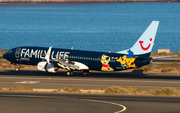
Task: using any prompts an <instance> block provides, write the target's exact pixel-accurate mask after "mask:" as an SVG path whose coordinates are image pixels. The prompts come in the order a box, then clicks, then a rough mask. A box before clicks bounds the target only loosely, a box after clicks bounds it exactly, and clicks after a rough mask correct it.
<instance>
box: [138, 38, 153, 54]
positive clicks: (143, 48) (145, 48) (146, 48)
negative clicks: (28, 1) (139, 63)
mask: <svg viewBox="0 0 180 113" xmlns="http://www.w3.org/2000/svg"><path fill="white" fill-rule="evenodd" d="M150 41H152V38H150ZM139 43H140V45H141V48H142V50H144V51H146V50H148V49H149V48H150V46H151V44H149V45H148V46H147V47H143V45H142V43H143V41H139Z"/></svg>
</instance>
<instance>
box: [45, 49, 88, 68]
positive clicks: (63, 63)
mask: <svg viewBox="0 0 180 113" xmlns="http://www.w3.org/2000/svg"><path fill="white" fill-rule="evenodd" d="M51 49H52V46H51V47H49V49H48V51H47V54H46V56H45V58H44V59H43V60H46V61H47V63H48V64H49V63H52V64H53V65H54V66H58V67H59V68H63V69H67V70H89V67H88V66H86V65H85V64H83V63H81V62H76V61H69V60H68V59H58V60H52V59H50V53H51Z"/></svg>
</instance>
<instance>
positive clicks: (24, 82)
mask: <svg viewBox="0 0 180 113" xmlns="http://www.w3.org/2000/svg"><path fill="white" fill-rule="evenodd" d="M14 83H17V84H36V83H40V81H21V82H14Z"/></svg>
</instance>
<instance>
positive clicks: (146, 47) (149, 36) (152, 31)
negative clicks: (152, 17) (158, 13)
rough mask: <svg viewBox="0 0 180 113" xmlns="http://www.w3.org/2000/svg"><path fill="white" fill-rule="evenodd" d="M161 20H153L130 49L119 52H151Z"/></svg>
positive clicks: (139, 53)
mask: <svg viewBox="0 0 180 113" xmlns="http://www.w3.org/2000/svg"><path fill="white" fill-rule="evenodd" d="M158 25H159V21H152V22H151V24H150V25H149V27H148V28H147V29H146V31H145V32H144V33H143V34H142V35H141V37H140V38H139V39H138V40H137V41H136V43H135V44H134V45H133V46H132V47H131V48H130V50H129V49H127V50H123V51H119V52H117V53H121V54H128V51H132V52H133V53H134V55H142V54H147V53H151V51H152V47H153V45H154V40H155V36H156V32H157V29H158Z"/></svg>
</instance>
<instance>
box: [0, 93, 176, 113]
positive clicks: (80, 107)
mask: <svg viewBox="0 0 180 113" xmlns="http://www.w3.org/2000/svg"><path fill="white" fill-rule="evenodd" d="M0 100H1V101H0V109H1V112H2V113H179V112H180V108H179V105H180V97H166V96H163V97H162V96H161V97H160V96H126V95H97V94H64V93H21V92H0Z"/></svg>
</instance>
